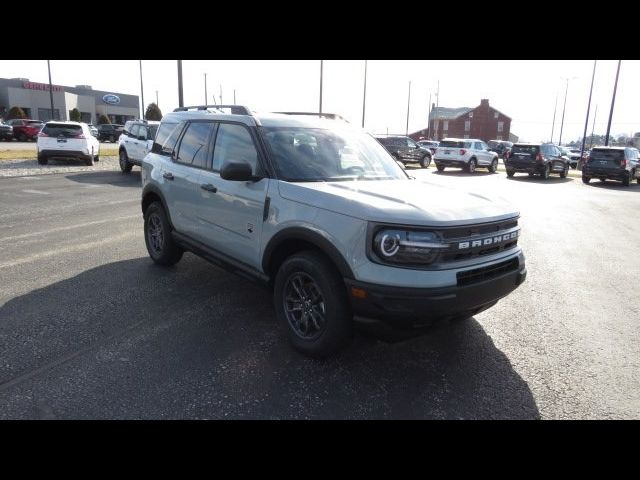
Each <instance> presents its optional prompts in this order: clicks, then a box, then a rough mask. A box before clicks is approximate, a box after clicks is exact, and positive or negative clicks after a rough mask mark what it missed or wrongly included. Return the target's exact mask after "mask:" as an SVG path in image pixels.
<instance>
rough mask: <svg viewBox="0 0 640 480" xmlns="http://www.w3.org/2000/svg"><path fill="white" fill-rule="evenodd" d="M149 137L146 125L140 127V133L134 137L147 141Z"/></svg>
mask: <svg viewBox="0 0 640 480" xmlns="http://www.w3.org/2000/svg"><path fill="white" fill-rule="evenodd" d="M147 136H148V132H147V127H145V126H144V125H139V126H138V133H136V134H135V135H134V137H135V138H138V137H144V138H145V140H146V139H147Z"/></svg>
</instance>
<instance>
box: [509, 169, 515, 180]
mask: <svg viewBox="0 0 640 480" xmlns="http://www.w3.org/2000/svg"><path fill="white" fill-rule="evenodd" d="M515 173H516V171H515V170H511V169H509V168H507V177H509V178H511V177H513V176H514V175H515Z"/></svg>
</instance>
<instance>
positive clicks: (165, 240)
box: [144, 202, 184, 266]
mask: <svg viewBox="0 0 640 480" xmlns="http://www.w3.org/2000/svg"><path fill="white" fill-rule="evenodd" d="M144 241H145V243H146V245H147V251H148V252H149V256H150V257H151V260H153V261H154V262H155V263H157V264H158V265H163V266H170V265H173V264H175V263H178V262H179V261H180V259H181V258H182V254H183V253H184V251H183V250H182V249H181V248H180V247H179V246H178V245H177V244H176V243H175V242H174V240H173V237H172V236H171V225H170V224H169V220H168V219H167V214H166V213H165V211H164V208H163V207H162V204H161V203H160V202H153V203H152V204H151V205H149V206H148V207H147V209H146V210H145V212H144Z"/></svg>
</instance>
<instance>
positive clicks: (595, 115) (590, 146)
mask: <svg viewBox="0 0 640 480" xmlns="http://www.w3.org/2000/svg"><path fill="white" fill-rule="evenodd" d="M597 116H598V105H597V104H596V111H595V112H593V123H592V124H591V140H590V141H589V150H591V149H592V148H593V132H594V131H595V129H596V117H597Z"/></svg>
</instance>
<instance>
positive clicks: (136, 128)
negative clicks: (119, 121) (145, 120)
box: [129, 125, 140, 138]
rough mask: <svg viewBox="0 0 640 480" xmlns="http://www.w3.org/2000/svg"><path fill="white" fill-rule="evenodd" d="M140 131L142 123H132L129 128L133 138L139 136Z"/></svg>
mask: <svg viewBox="0 0 640 480" xmlns="http://www.w3.org/2000/svg"><path fill="white" fill-rule="evenodd" d="M139 131H140V125H131V127H130V128H129V135H130V136H132V137H133V138H138V132H139Z"/></svg>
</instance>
